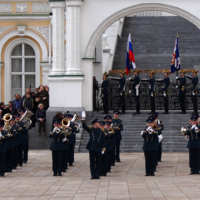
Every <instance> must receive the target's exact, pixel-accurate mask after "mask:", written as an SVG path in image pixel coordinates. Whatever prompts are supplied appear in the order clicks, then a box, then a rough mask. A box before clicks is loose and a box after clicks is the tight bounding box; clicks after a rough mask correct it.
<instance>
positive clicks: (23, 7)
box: [17, 3, 28, 13]
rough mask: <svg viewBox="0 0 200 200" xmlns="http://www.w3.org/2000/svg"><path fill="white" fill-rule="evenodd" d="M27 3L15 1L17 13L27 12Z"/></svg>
mask: <svg viewBox="0 0 200 200" xmlns="http://www.w3.org/2000/svg"><path fill="white" fill-rule="evenodd" d="M27 9H28V5H27V3H17V13H27Z"/></svg>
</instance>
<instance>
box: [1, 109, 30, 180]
mask: <svg viewBox="0 0 200 200" xmlns="http://www.w3.org/2000/svg"><path fill="white" fill-rule="evenodd" d="M24 113H25V111H24V110H20V111H18V113H15V114H14V115H10V114H5V116H4V118H3V119H4V121H2V123H0V176H4V175H5V172H12V170H13V169H17V167H18V166H23V163H27V161H28V143H29V134H28V126H27V124H25V123H24V122H23V121H21V120H20V119H21V118H22V116H23V115H24Z"/></svg>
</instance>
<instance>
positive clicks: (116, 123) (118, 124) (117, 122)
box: [112, 110, 123, 162]
mask: <svg viewBox="0 0 200 200" xmlns="http://www.w3.org/2000/svg"><path fill="white" fill-rule="evenodd" d="M119 114H120V112H119V111H118V110H115V111H113V115H114V118H113V120H112V124H113V127H112V128H113V129H114V131H115V138H116V143H115V149H116V152H115V160H116V161H117V162H121V161H120V155H119V154H120V141H121V140H122V135H121V131H123V121H122V120H121V119H119Z"/></svg>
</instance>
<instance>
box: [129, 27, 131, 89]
mask: <svg viewBox="0 0 200 200" xmlns="http://www.w3.org/2000/svg"><path fill="white" fill-rule="evenodd" d="M130 33H131V31H130V29H129V34H130ZM129 69H130V72H129V77H131V60H129ZM129 90H131V80H130V79H129Z"/></svg>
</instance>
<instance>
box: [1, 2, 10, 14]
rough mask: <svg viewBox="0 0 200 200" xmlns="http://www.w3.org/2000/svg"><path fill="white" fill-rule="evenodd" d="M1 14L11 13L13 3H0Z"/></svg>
mask: <svg viewBox="0 0 200 200" xmlns="http://www.w3.org/2000/svg"><path fill="white" fill-rule="evenodd" d="M0 13H1V14H2V13H11V3H0Z"/></svg>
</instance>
